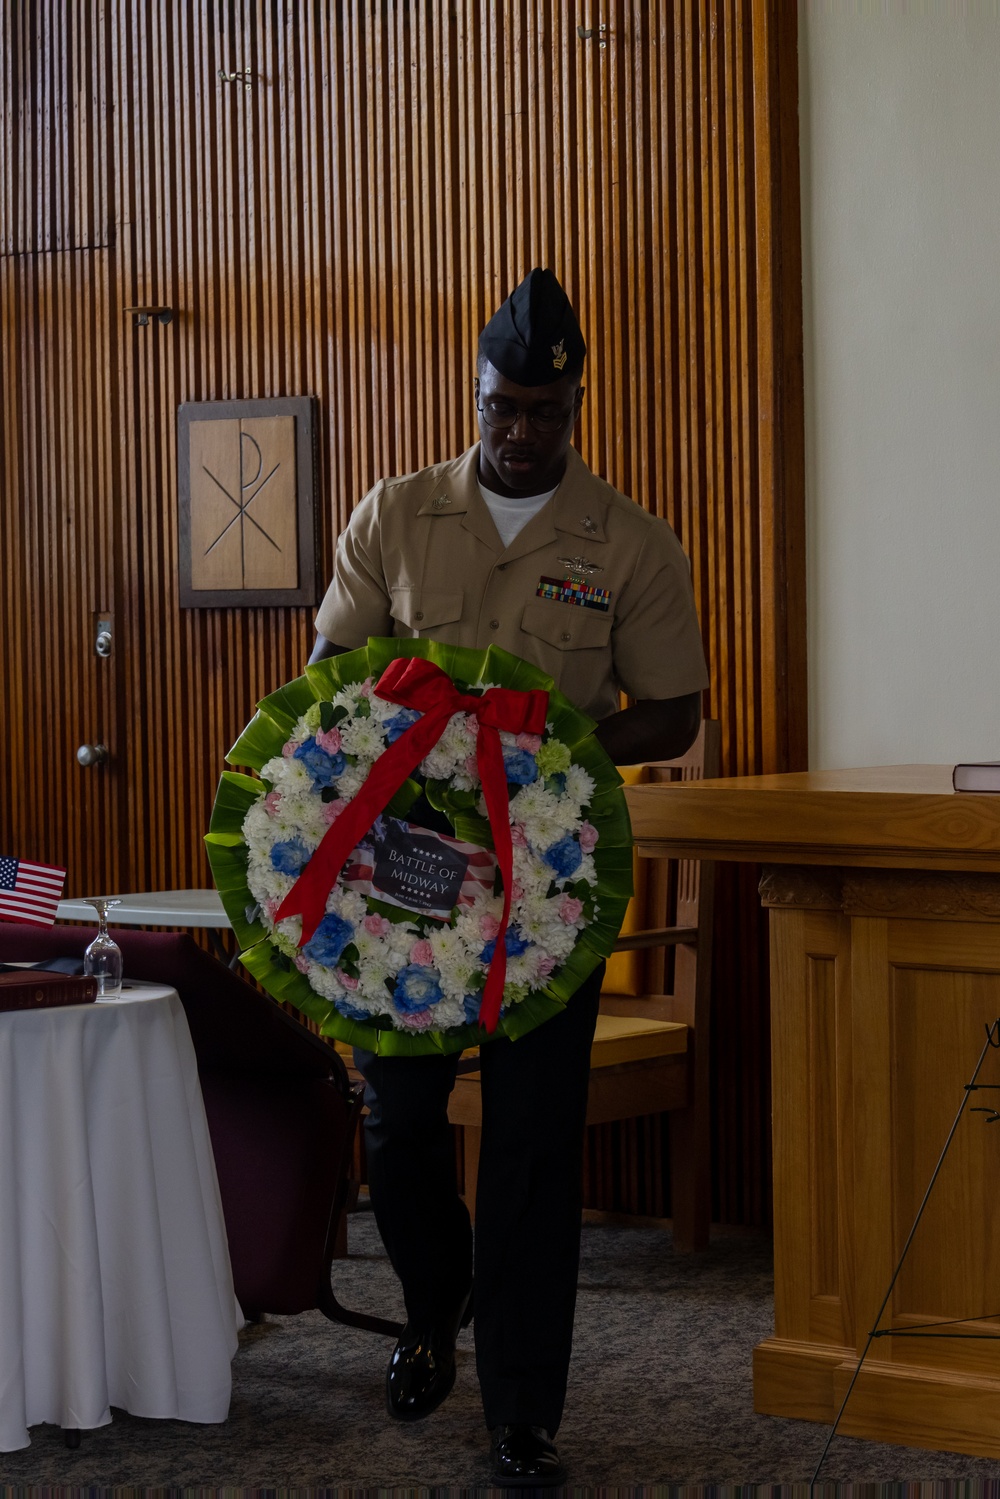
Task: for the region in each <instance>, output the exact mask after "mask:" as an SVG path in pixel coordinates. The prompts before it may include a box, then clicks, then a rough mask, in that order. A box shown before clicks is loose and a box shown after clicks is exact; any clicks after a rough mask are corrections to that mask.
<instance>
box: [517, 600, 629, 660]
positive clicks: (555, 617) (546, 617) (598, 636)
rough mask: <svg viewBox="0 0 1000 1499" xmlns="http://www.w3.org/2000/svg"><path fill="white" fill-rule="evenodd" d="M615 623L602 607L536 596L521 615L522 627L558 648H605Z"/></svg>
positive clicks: (567, 649)
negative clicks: (555, 601)
mask: <svg viewBox="0 0 1000 1499" xmlns="http://www.w3.org/2000/svg"><path fill="white" fill-rule="evenodd" d="M612 623H613V620H612V617H611V615H610V614H605V613H604V612H603V611H601V610H597V609H584V608H583V607H582V606H581V605H579V604H557V603H549V602H547V601H546V600H545V599H532V600H531V602H530V603H528V604H525V606H524V613H523V614H522V615H521V629H522V630H524V632H525V633H526V634H528V635H534V636H535V637H536V638H537V639H539V640H542V641H544V642H545V644H546V645H549V646H554V647H555V649H556V650H557V651H583V650H605V649H606V648H607V644H608V641H609V640H610V639H611V626H612Z"/></svg>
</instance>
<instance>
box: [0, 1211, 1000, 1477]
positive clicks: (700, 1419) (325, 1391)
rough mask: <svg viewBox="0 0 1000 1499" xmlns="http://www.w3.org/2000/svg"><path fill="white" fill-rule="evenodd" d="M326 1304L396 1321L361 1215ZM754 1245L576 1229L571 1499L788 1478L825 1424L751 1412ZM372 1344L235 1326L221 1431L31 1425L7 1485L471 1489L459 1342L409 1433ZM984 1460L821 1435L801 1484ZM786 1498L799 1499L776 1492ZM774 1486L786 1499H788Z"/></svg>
mask: <svg viewBox="0 0 1000 1499" xmlns="http://www.w3.org/2000/svg"><path fill="white" fill-rule="evenodd" d="M349 1240H350V1258H349V1259H348V1260H346V1261H340V1262H338V1263H337V1264H336V1266H335V1269H334V1279H335V1285H336V1288H337V1292H338V1295H339V1296H340V1299H341V1300H342V1301H343V1302H344V1303H345V1304H347V1305H350V1306H354V1307H357V1308H358V1309H360V1310H370V1311H375V1312H380V1313H381V1314H382V1315H384V1316H398V1315H399V1314H400V1309H401V1308H400V1301H399V1297H398V1293H397V1291H396V1287H395V1281H394V1278H393V1276H392V1272H391V1270H390V1269H389V1266H388V1262H387V1261H386V1258H385V1255H384V1252H383V1249H382V1245H381V1242H380V1240H379V1238H378V1233H377V1230H376V1228H375V1224H374V1220H373V1218H372V1216H371V1214H370V1213H364V1212H363V1213H358V1214H355V1215H354V1216H352V1218H351V1220H350V1231H349ZM771 1292H772V1278H771V1260H770V1246H769V1243H768V1241H767V1240H766V1238H764V1237H763V1236H762V1235H756V1234H751V1233H747V1232H742V1231H726V1230H719V1231H716V1232H715V1234H714V1235H713V1241H712V1246H711V1248H710V1249H709V1251H708V1253H707V1254H705V1255H702V1256H695V1257H690V1258H675V1256H674V1254H673V1252H672V1248H671V1243H670V1237H669V1234H668V1233H666V1232H664V1231H663V1230H661V1229H656V1228H631V1227H627V1228H626V1227H619V1226H617V1225H616V1226H608V1225H605V1224H588V1225H586V1226H585V1228H584V1235H583V1264H582V1270H581V1277H580V1295H579V1303H578V1313H577V1331H576V1343H575V1349H574V1359H573V1367H572V1371H571V1375H570V1390H569V1399H568V1402H567V1411H566V1417H565V1419H564V1421H563V1425H562V1428H561V1430H560V1433H559V1446H560V1451H561V1453H562V1454H563V1456H564V1458H565V1459H566V1461H567V1463H568V1465H569V1468H570V1476H571V1483H572V1486H573V1487H574V1488H577V1489H595V1488H619V1489H621V1488H624V1487H626V1486H640V1485H667V1484H670V1485H694V1484H717V1485H726V1486H730V1485H773V1484H782V1485H793V1484H794V1485H796V1486H798V1485H801V1484H805V1483H808V1480H809V1479H810V1478H811V1477H812V1474H813V1470H814V1468H815V1466H816V1463H817V1461H818V1459H819V1455H820V1453H821V1451H822V1448H823V1443H824V1441H825V1439H826V1435H827V1428H825V1427H821V1426H814V1425H812V1424H810V1423H806V1422H798V1421H783V1420H776V1419H774V1418H773V1417H767V1416H758V1415H755V1414H754V1411H753V1401H752V1394H751V1387H750V1355H751V1350H752V1348H753V1346H754V1344H755V1343H756V1342H758V1341H759V1340H760V1339H761V1338H762V1337H765V1336H766V1335H767V1334H768V1333H769V1332H770V1331H771V1330H772V1321H771V1318H772V1297H771ZM390 1346H391V1344H390V1342H389V1340H387V1339H385V1338H380V1337H376V1336H373V1335H372V1334H370V1333H363V1332H355V1331H352V1330H351V1329H349V1328H341V1327H338V1326H335V1325H333V1324H331V1323H329V1322H327V1321H326V1320H325V1319H324V1318H323V1317H322V1316H321V1315H320V1314H319V1313H318V1312H314V1313H308V1314H305V1315H303V1316H300V1317H286V1318H278V1317H275V1318H269V1319H268V1320H267V1321H266V1322H265V1323H263V1324H262V1325H260V1326H257V1327H251V1328H248V1329H247V1330H246V1331H245V1332H244V1334H243V1337H242V1339H241V1345H240V1349H239V1352H238V1353H237V1355H236V1359H235V1361H234V1364H233V1400H232V1409H231V1413H230V1418H229V1420H228V1422H226V1424H225V1425H224V1426H203V1427H199V1426H191V1425H186V1424H184V1423H182V1422H179V1421H148V1420H141V1419H138V1418H135V1417H131V1416H127V1415H125V1414H123V1413H122V1412H117V1411H116V1412H115V1413H114V1421H113V1422H112V1424H111V1425H110V1426H106V1427H103V1428H102V1429H101V1430H98V1431H94V1432H87V1433H85V1434H84V1436H83V1440H82V1443H81V1446H80V1447H79V1449H78V1450H77V1451H75V1452H71V1451H68V1450H67V1449H66V1448H65V1447H64V1446H63V1443H62V1436H61V1433H60V1432H59V1431H58V1430H57V1429H56V1428H54V1427H49V1426H41V1427H36V1428H34V1430H33V1432H32V1444H31V1446H30V1448H26V1449H25V1450H24V1451H23V1452H15V1453H8V1454H5V1455H0V1483H3V1484H6V1485H10V1486H21V1485H32V1486H35V1485H56V1486H72V1487H87V1486H91V1487H99V1488H105V1487H117V1486H133V1487H142V1488H201V1487H204V1488H218V1487H226V1488H229V1487H234V1488H254V1489H262V1488H267V1489H275V1488H338V1487H339V1488H376V1487H381V1488H390V1487H396V1488H406V1489H409V1490H411V1491H412V1490H415V1489H422V1490H425V1491H426V1490H427V1489H431V1488H437V1489H441V1488H451V1489H460V1488H461V1489H468V1488H475V1487H477V1486H485V1485H487V1484H488V1472H487V1464H486V1432H485V1428H484V1426H483V1422H482V1413H481V1410H480V1406H479V1400H478V1387H477V1384H476V1371H475V1361H474V1355H473V1352H472V1336H471V1330H470V1331H469V1332H466V1333H463V1334H462V1337H461V1340H460V1344H459V1350H460V1351H459V1360H460V1362H459V1372H458V1381H457V1384H456V1387H455V1390H454V1392H453V1393H452V1395H451V1397H450V1398H449V1399H448V1401H447V1402H446V1403H445V1405H444V1406H442V1407H441V1409H440V1410H438V1411H437V1412H435V1414H434V1415H432V1416H431V1417H429V1418H428V1419H427V1420H426V1421H422V1422H420V1423H418V1424H415V1425H413V1426H400V1425H399V1424H397V1423H395V1422H391V1421H390V1420H389V1419H388V1417H387V1416H386V1413H385V1408H384V1404H383V1373H384V1366H385V1362H386V1359H387V1357H388V1354H389V1351H390ZM998 1474H1000V1462H995V1461H986V1460H982V1459H975V1458H968V1457H960V1456H952V1455H947V1454H943V1453H931V1452H921V1451H918V1450H916V1449H910V1448H903V1447H883V1446H875V1445H873V1444H871V1443H867V1442H860V1441H857V1440H853V1439H850V1438H846V1437H837V1438H835V1439H834V1442H833V1446H832V1448H831V1451H830V1455H829V1457H828V1458H827V1461H826V1463H825V1464H824V1467H823V1471H822V1473H821V1475H820V1477H821V1483H823V1484H830V1485H831V1486H832V1484H833V1483H834V1482H835V1481H837V1482H840V1483H841V1484H854V1485H858V1484H879V1483H886V1482H895V1483H900V1482H917V1481H923V1482H933V1481H935V1480H937V1481H948V1480H950V1481H951V1482H953V1483H954V1482H956V1481H961V1480H974V1479H991V1478H992V1479H996V1478H997V1476H998ZM796 1491H797V1492H805V1491H804V1490H798V1489H797V1490H796ZM796 1491H793V1490H790V1489H789V1490H786V1492H788V1493H791V1492H796Z"/></svg>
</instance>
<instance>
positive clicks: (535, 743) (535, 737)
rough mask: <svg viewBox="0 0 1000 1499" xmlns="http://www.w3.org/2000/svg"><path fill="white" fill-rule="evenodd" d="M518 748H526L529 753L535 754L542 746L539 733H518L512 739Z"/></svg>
mask: <svg viewBox="0 0 1000 1499" xmlns="http://www.w3.org/2000/svg"><path fill="white" fill-rule="evenodd" d="M514 743H515V744H516V745H517V747H518V749H523V750H527V751H528V754H529V755H537V754H538V751H539V750H540V749H541V747H542V736H541V734H518V736H517V738H516V739H515V740H514Z"/></svg>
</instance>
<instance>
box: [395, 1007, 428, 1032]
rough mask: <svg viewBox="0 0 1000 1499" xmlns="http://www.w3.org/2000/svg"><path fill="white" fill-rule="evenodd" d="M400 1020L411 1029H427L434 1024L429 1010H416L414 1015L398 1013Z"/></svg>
mask: <svg viewBox="0 0 1000 1499" xmlns="http://www.w3.org/2000/svg"><path fill="white" fill-rule="evenodd" d="M399 1018H400V1020H401V1021H402V1022H403V1024H404V1025H405V1026H406V1027H407V1029H408V1030H411V1031H428V1030H430V1029H431V1027H432V1026H433V1024H434V1016H433V1014H432V1013H431V1011H430V1010H418V1011H417V1012H416V1014H415V1015H400V1017H399Z"/></svg>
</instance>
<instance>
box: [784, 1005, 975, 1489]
mask: <svg viewBox="0 0 1000 1499" xmlns="http://www.w3.org/2000/svg"><path fill="white" fill-rule="evenodd" d="M991 1048H992V1049H994V1050H998V1049H1000V1017H998V1018H997V1019H996V1020H994V1022H993V1024H992V1025H988V1026H987V1027H986V1044H985V1046H984V1047H983V1049H982V1051H981V1052H980V1054H979V1061H978V1062H977V1063H976V1069H975V1071H974V1072H973V1074H972V1077H971V1078H970V1079H969V1081H968V1082H967V1083H966V1084H965V1087H964V1089H963V1091H962V1101H961V1103H960V1104H959V1106H958V1112H957V1113H956V1115H955V1118H954V1119H953V1120H952V1125H951V1129H950V1130H949V1131H948V1138H947V1140H945V1142H944V1149H943V1150H942V1151H941V1154H940V1155H939V1156H938V1162H937V1165H936V1166H935V1167H934V1170H933V1172H932V1174H931V1179H930V1181H929V1182H928V1183H927V1190H926V1192H925V1193H924V1195H923V1199H922V1200H921V1203H920V1206H919V1207H918V1208H917V1215H916V1217H915V1218H914V1220H913V1226H912V1227H911V1229H910V1232H909V1233H908V1234H907V1236H906V1243H905V1244H904V1245H903V1250H902V1253H901V1254H900V1256H899V1259H898V1261H897V1263H896V1268H895V1270H894V1271H893V1272H892V1279H891V1280H890V1282H889V1286H888V1289H887V1290H886V1293H885V1295H884V1296H883V1298H882V1304H881V1306H880V1307H879V1309H878V1312H877V1314H876V1317H875V1325H874V1327H873V1328H872V1330H871V1332H869V1334H868V1341H867V1342H866V1343H865V1346H864V1350H863V1352H862V1354H861V1357H860V1358H859V1359H858V1363H857V1368H856V1369H855V1370H854V1373H853V1374H852V1375H851V1382H850V1384H849V1385H848V1386H847V1392H846V1394H845V1395H844V1398H843V1400H842V1401H841V1402H840V1409H839V1410H838V1412H837V1415H836V1419H835V1420H834V1423H833V1426H832V1427H831V1428H830V1435H829V1436H828V1437H827V1439H826V1445H825V1446H824V1448H823V1451H822V1453H821V1455H820V1460H819V1462H818V1463H817V1464H816V1471H815V1472H814V1473H813V1476H812V1479H811V1481H810V1484H809V1492H810V1494H811V1493H812V1492H813V1489H814V1487H815V1485H816V1482H817V1480H818V1478H819V1470H820V1468H822V1466H823V1464H824V1462H825V1461H826V1455H827V1453H828V1452H829V1450H830V1443H831V1442H832V1441H833V1439H834V1437H835V1436H836V1435H837V1427H838V1426H839V1425H840V1422H841V1418H842V1417H843V1414H844V1410H845V1408H846V1406H847V1402H848V1400H850V1398H851V1391H852V1390H853V1389H854V1386H855V1385H856V1384H857V1381H858V1375H859V1374H860V1373H861V1366H862V1364H863V1363H864V1361H865V1359H866V1358H867V1357H868V1352H869V1349H870V1348H871V1346H872V1343H873V1342H874V1341H875V1339H876V1338H890V1337H891V1338H935V1337H936V1338H963V1339H964V1338H983V1339H986V1340H993V1341H996V1340H997V1338H998V1337H1000V1334H998V1333H990V1332H980V1333H976V1332H952V1333H942V1332H939V1331H937V1330H936V1329H938V1328H941V1327H949V1326H953V1325H954V1324H952V1323H948V1322H928V1323H926V1324H923V1325H922V1326H918V1327H906V1328H895V1327H881V1328H880V1327H879V1323H880V1322H881V1320H882V1314H883V1312H884V1311H885V1309H886V1307H887V1306H888V1304H889V1298H890V1296H891V1295H892V1293H893V1290H894V1288H895V1285H896V1281H897V1280H898V1279H899V1273H900V1271H901V1270H902V1268H903V1262H904V1261H905V1259H906V1256H907V1254H908V1252H909V1249H910V1245H911V1244H912V1243H913V1238H914V1235H915V1234H916V1232H917V1228H918V1227H919V1224H920V1220H921V1218H922V1217H923V1216H924V1209H925V1208H926V1207H927V1203H928V1201H929V1200H930V1195H931V1192H932V1191H933V1189H934V1184H935V1182H936V1181H937V1179H938V1177H939V1175H940V1174H941V1167H942V1166H943V1165H944V1162H945V1157H946V1156H947V1154H948V1151H949V1149H950V1147H951V1142H952V1140H953V1139H954V1138H955V1131H956V1130H957V1129H958V1126H959V1123H960V1121H961V1118H962V1115H963V1114H964V1113H965V1111H966V1107H967V1105H968V1102H969V1098H970V1096H971V1095H972V1094H973V1093H976V1092H980V1091H983V1090H986V1089H995V1090H997V1091H1000V1084H998V1083H981V1082H979V1073H980V1070H981V1068H982V1065H983V1063H984V1062H985V1060H986V1056H987V1053H988V1052H989V1051H990V1049H991ZM969 1112H970V1113H973V1114H988V1115H989V1118H988V1119H987V1120H986V1121H985V1122H986V1123H987V1124H996V1123H997V1122H998V1121H1000V1113H998V1112H997V1110H996V1109H992V1108H981V1107H977V1108H973V1109H970V1110H969ZM998 1317H1000V1312H990V1313H987V1314H986V1316H982V1317H965V1318H962V1319H961V1320H962V1321H963V1322H988V1321H992V1320H994V1319H995V1318H998ZM925 1328H926V1329H927V1330H925ZM930 1329H935V1330H934V1331H931V1330H930Z"/></svg>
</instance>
